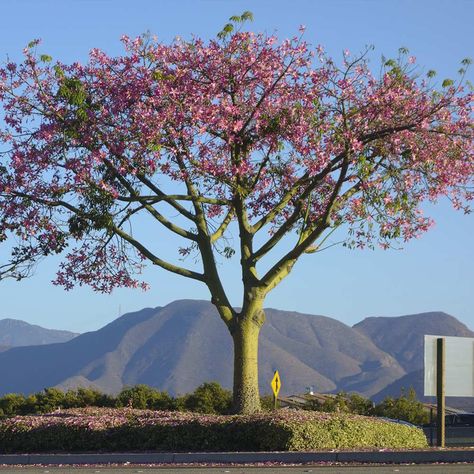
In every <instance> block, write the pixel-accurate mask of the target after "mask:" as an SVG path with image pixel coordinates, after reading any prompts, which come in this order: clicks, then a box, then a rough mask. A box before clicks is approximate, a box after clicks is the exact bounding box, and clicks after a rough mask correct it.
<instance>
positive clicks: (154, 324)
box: [0, 300, 474, 397]
mask: <svg viewBox="0 0 474 474" xmlns="http://www.w3.org/2000/svg"><path fill="white" fill-rule="evenodd" d="M265 312H266V315H267V322H266V324H264V326H263V328H262V332H261V337H260V353H259V367H260V372H259V383H260V388H261V392H262V393H269V392H270V386H269V382H270V380H271V377H272V376H273V372H274V370H275V369H278V370H279V372H280V375H281V377H282V383H283V386H282V394H283V395H284V394H291V393H301V392H304V391H305V389H306V387H308V386H313V389H314V390H316V391H319V392H337V391H341V390H343V391H346V392H351V391H356V392H359V393H361V394H362V395H365V396H369V397H372V396H373V397H376V396H377V394H381V393H384V390H385V389H387V387H394V390H395V389H396V388H397V387H398V386H397V384H396V381H402V382H403V380H408V379H409V378H408V379H407V376H408V375H409V374H410V373H411V372H414V371H416V370H419V360H420V357H421V355H420V354H418V352H419V351H420V350H421V349H422V340H423V334H422V332H423V331H424V330H427V333H429V334H436V330H437V329H442V327H443V321H445V322H446V328H447V329H446V331H447V332H449V333H450V334H446V335H470V334H473V335H474V333H473V332H472V331H470V329H469V328H467V326H465V325H463V324H462V323H460V322H459V321H457V320H456V319H455V318H454V317H453V316H450V315H447V314H445V313H442V312H431V313H420V314H418V315H406V316H401V317H394V318H386V317H379V318H365V319H364V320H362V321H361V322H360V323H357V324H356V325H354V327H350V326H348V325H346V324H344V323H342V322H340V321H337V320H335V319H333V318H330V317H327V316H320V315H309V314H304V313H299V312H294V311H283V310H278V309H274V308H267V309H265ZM430 315H431V317H430ZM400 318H401V319H400ZM403 318H404V319H403ZM386 331H388V333H387V332H386ZM397 331H398V332H397ZM403 331H405V332H404V335H403V337H402V335H401V333H402V332H403ZM384 334H385V335H384ZM394 334H395V335H396V337H395V336H394ZM392 339H396V340H397V341H395V342H396V343H394V341H393V340H392ZM406 341H411V342H410V344H411V345H410V344H408V343H407V344H405V342H406ZM401 342H403V344H401ZM420 344H421V346H420ZM420 348H421V349H420ZM232 359H233V350H232V341H231V337H230V335H229V333H228V331H227V329H226V327H225V325H224V324H223V323H222V321H220V318H219V316H218V314H217V311H216V310H215V308H214V306H213V305H212V304H211V303H210V302H208V301H202V300H178V301H175V302H172V303H170V304H168V305H166V306H164V307H156V308H144V309H142V310H139V311H135V312H133V313H127V314H125V315H123V316H121V317H120V318H118V319H116V320H114V321H112V322H111V323H109V324H107V325H106V326H104V327H103V328H101V329H99V330H97V331H91V332H88V333H84V334H81V335H79V336H77V337H75V338H74V339H71V340H70V341H67V342H64V343H60V344H49V345H43V346H32V347H31V346H30V347H17V348H11V349H9V350H7V351H6V352H0V380H2V384H0V393H7V392H13V391H14V392H23V393H30V392H34V391H38V390H41V389H43V388H44V387H46V386H56V387H59V388H63V389H69V388H76V387H78V386H91V387H94V388H97V389H99V390H102V391H104V392H108V393H116V392H117V391H119V390H120V389H121V388H122V387H123V386H125V385H135V384H138V383H145V384H148V385H151V386H154V387H156V388H159V389H160V390H167V391H169V392H170V393H171V394H182V393H186V392H190V391H192V390H194V388H195V387H196V386H197V385H199V384H201V383H203V382H205V381H211V380H216V381H218V382H220V383H221V384H222V385H223V386H224V387H228V388H230V387H231V385H232ZM417 384H418V382H417ZM418 385H419V384H418ZM398 388H399V387H398ZM408 388H409V387H408ZM393 395H397V396H398V395H399V393H397V394H393Z"/></svg>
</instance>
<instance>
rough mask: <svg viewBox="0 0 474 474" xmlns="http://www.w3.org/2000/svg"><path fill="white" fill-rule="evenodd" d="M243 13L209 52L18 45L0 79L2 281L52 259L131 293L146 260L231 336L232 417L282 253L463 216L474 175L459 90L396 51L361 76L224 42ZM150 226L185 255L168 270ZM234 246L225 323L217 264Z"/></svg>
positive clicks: (246, 406)
mask: <svg viewBox="0 0 474 474" xmlns="http://www.w3.org/2000/svg"><path fill="white" fill-rule="evenodd" d="M249 16H250V14H248V13H244V15H242V17H233V18H232V19H231V20H232V22H233V23H230V24H228V25H227V26H226V27H225V28H224V30H223V31H222V32H221V33H220V34H219V35H218V36H217V38H216V39H214V40H211V41H209V42H204V41H203V40H201V39H199V38H194V39H192V40H191V41H189V42H186V41H182V40H179V39H178V40H175V41H174V42H172V43H171V44H163V43H160V42H159V41H157V40H156V39H154V38H149V37H140V38H137V39H135V40H130V39H129V38H127V37H124V38H123V39H122V41H123V43H124V46H125V50H126V52H125V54H124V55H123V56H118V57H110V56H107V55H106V54H105V53H103V52H101V51H99V50H97V49H95V50H92V51H91V53H90V58H89V61H88V63H87V64H85V65H84V64H79V63H74V64H70V65H67V64H61V63H59V62H57V63H54V64H53V62H52V60H51V58H50V57H49V56H46V55H42V56H39V57H38V55H37V54H36V52H35V49H36V46H37V42H36V41H35V42H33V43H31V44H30V45H29V47H28V48H27V49H26V50H25V60H24V62H22V63H20V64H15V63H8V64H6V65H5V66H4V67H3V68H2V69H0V101H1V103H2V105H3V110H4V126H3V127H2V129H1V131H0V140H1V142H2V145H1V148H0V152H1V155H0V203H1V207H0V241H3V240H6V239H8V238H11V237H16V244H14V245H13V246H12V249H13V250H12V254H11V259H10V260H9V261H4V262H1V265H2V267H1V269H0V271H1V272H2V276H3V277H4V278H5V277H7V276H13V277H16V278H18V279H20V278H22V277H24V276H27V275H28V274H29V272H30V270H31V268H32V266H33V265H34V264H35V263H36V262H37V261H38V260H39V259H41V258H43V257H45V256H47V255H50V254H56V253H63V252H65V257H64V260H63V263H62V264H61V266H60V269H59V271H58V274H57V279H56V281H55V283H56V284H58V285H63V286H64V287H65V288H66V289H70V288H72V287H73V285H75V284H80V285H82V284H88V285H91V286H92V288H94V289H95V290H97V291H101V292H110V291H112V289H113V288H115V287H119V286H126V287H137V286H143V287H145V286H146V285H145V283H143V282H141V281H139V279H137V278H138V275H139V273H140V269H141V268H142V266H143V265H144V264H145V263H147V262H151V263H152V264H154V265H157V266H158V267H161V268H163V269H165V270H168V271H170V272H173V273H176V274H178V275H181V276H183V277H185V278H191V279H194V280H197V281H200V282H202V283H204V284H205V285H206V286H207V287H208V289H209V292H210V294H211V297H212V303H213V304H214V305H215V307H216V308H217V310H218V313H219V315H220V317H221V318H222V320H223V322H224V323H225V324H226V325H227V327H228V329H229V331H230V333H231V335H232V338H233V341H234V358H235V360H234V408H235V410H236V411H238V412H241V413H251V412H254V411H256V410H258V409H259V397H258V374H257V349H258V336H259V331H260V328H261V327H262V325H263V323H264V320H265V315H264V311H263V302H264V299H265V297H266V295H267V294H268V293H269V292H270V291H271V290H272V289H273V288H275V286H277V285H278V283H280V281H281V280H282V279H283V278H285V277H286V276H287V275H288V274H289V273H290V271H291V270H292V268H293V266H294V265H295V263H296V261H297V260H298V258H300V257H301V256H303V254H305V253H314V252H317V251H319V250H320V249H321V248H322V246H324V243H323V242H324V240H325V239H327V237H328V235H329V234H330V233H331V232H333V231H334V230H335V229H337V228H340V227H342V228H343V232H344V234H345V235H347V240H346V241H345V243H346V245H349V246H358V247H362V246H364V245H375V244H380V245H381V246H382V247H388V246H389V245H390V242H391V241H392V240H393V239H401V240H408V239H411V238H412V237H416V236H418V235H419V234H421V233H422V232H424V231H426V230H427V229H428V228H429V227H430V225H431V220H430V219H429V218H427V217H424V216H423V214H422V212H421V210H420V204H421V203H422V202H423V201H425V200H429V201H435V200H436V199H437V198H438V197H439V196H442V195H445V196H449V197H450V199H451V200H452V202H453V203H454V206H455V207H457V208H460V207H463V206H464V205H465V203H466V202H467V201H466V199H471V198H472V197H473V195H472V190H470V189H469V186H470V185H471V184H472V178H473V172H474V157H473V140H472V139H473V122H472V117H471V116H470V112H471V106H472V98H473V97H472V94H471V93H468V92H465V91H464V90H463V86H462V81H460V82H458V83H454V82H453V81H444V83H443V86H442V87H441V88H440V91H436V90H435V89H434V86H433V84H432V82H433V79H432V76H433V74H434V73H432V72H429V73H428V75H427V76H428V77H426V78H421V77H418V78H417V77H415V72H416V69H415V67H414V65H413V64H412V63H413V62H414V59H413V58H409V57H407V54H406V51H403V50H402V51H400V56H399V58H398V59H395V60H384V64H383V66H382V70H381V73H380V74H379V75H378V76H374V75H373V74H371V72H370V70H369V67H368V61H367V59H366V54H362V55H359V56H357V57H353V56H351V55H350V54H349V53H348V52H345V53H344V57H343V59H342V61H341V65H339V66H338V65H337V64H336V63H335V62H334V61H332V60H331V59H330V58H329V57H327V56H326V55H325V53H324V51H323V50H322V48H320V47H318V48H317V49H314V50H313V49H311V48H310V46H309V45H308V44H307V43H305V42H304V41H303V40H302V39H301V37H295V38H293V39H289V40H285V41H282V42H278V41H277V39H276V38H275V37H273V36H265V35H262V34H253V33H251V32H244V31H242V30H234V31H233V25H234V24H238V23H239V22H241V21H243V20H245V19H248V18H249ZM465 62H466V63H467V61H465ZM141 216H143V218H145V217H146V219H147V220H148V221H149V225H148V227H147V231H146V232H142V231H140V223H141V222H142V220H141V219H142V217H141ZM135 223H136V225H135V227H132V224H135ZM152 223H153V224H156V226H157V228H158V229H160V230H166V231H169V232H170V233H171V234H174V235H175V236H176V237H177V238H179V239H181V240H182V241H183V242H184V244H180V245H179V246H178V249H177V255H176V257H177V258H172V257H171V256H169V255H163V253H162V252H161V253H160V241H161V234H160V233H158V230H156V231H155V230H152V227H151V224H152ZM232 230H237V231H238V237H237V238H236V241H237V242H238V244H237V245H236V246H235V247H236V248H235V249H234V248H232V246H231V245H229V240H228V238H227V236H228V234H229V233H230V232H231V231H232ZM235 233H236V234H237V232H235ZM292 239H293V243H292V244H291V245H289V244H288V242H289V241H291V240H292ZM235 251H237V252H238V254H239V257H240V265H241V270H242V273H241V275H242V283H243V298H242V307H241V309H240V310H236V309H234V308H233V307H232V306H231V304H230V302H229V299H228V297H227V295H226V291H225V288H224V286H223V284H222V282H221V279H220V275H219V271H218V270H219V267H218V266H217V265H216V260H219V259H220V258H221V257H219V256H218V253H220V254H222V255H224V256H226V257H232V254H233V253H234V252H235ZM189 253H192V254H194V255H195V256H197V257H199V258H198V262H199V265H200V268H197V269H196V267H193V266H191V268H189V264H188V266H186V262H185V263H183V258H182V257H184V256H186V255H187V254H189Z"/></svg>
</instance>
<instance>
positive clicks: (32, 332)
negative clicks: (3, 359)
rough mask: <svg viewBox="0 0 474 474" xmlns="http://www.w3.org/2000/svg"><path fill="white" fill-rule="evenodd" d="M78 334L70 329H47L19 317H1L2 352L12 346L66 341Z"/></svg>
mask: <svg viewBox="0 0 474 474" xmlns="http://www.w3.org/2000/svg"><path fill="white" fill-rule="evenodd" d="M77 335H78V334H76V333H73V332H70V331H58V330H56V329H45V328H42V327H41V326H36V325H34V324H29V323H26V322H25V321H20V320H18V319H9V318H7V319H0V352H2V351H4V350H7V349H9V348H10V347H19V346H35V345H42V344H54V343H56V342H66V341H70V340H71V339H73V338H74V337H76V336H77Z"/></svg>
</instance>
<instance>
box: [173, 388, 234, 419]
mask: <svg viewBox="0 0 474 474" xmlns="http://www.w3.org/2000/svg"><path fill="white" fill-rule="evenodd" d="M177 403H178V406H179V407H180V408H181V409H183V410H189V411H194V412H198V413H213V414H222V415H224V414H228V413H229V412H230V409H231V406H232V392H231V391H230V390H226V389H224V388H222V387H221V386H220V385H219V384H218V383H217V382H206V383H203V384H202V385H200V386H199V387H197V388H196V390H195V391H194V392H193V393H192V394H190V395H186V396H184V397H182V398H181V399H178V400H177Z"/></svg>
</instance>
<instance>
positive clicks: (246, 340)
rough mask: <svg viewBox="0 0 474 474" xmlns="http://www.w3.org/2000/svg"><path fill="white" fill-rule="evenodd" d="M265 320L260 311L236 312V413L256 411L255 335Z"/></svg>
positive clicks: (233, 335)
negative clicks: (237, 314)
mask: <svg viewBox="0 0 474 474" xmlns="http://www.w3.org/2000/svg"><path fill="white" fill-rule="evenodd" d="M264 320H265V315H264V313H263V310H261V309H259V310H257V311H254V312H253V313H250V314H249V313H247V314H245V313H244V314H242V313H241V314H239V317H238V319H237V321H236V322H235V324H234V327H233V330H232V331H231V333H232V338H233V340H234V398H233V410H234V412H235V413H239V414H251V413H255V412H258V411H260V394H259V389H258V338H259V334H260V329H261V327H262V324H263V322H264Z"/></svg>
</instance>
